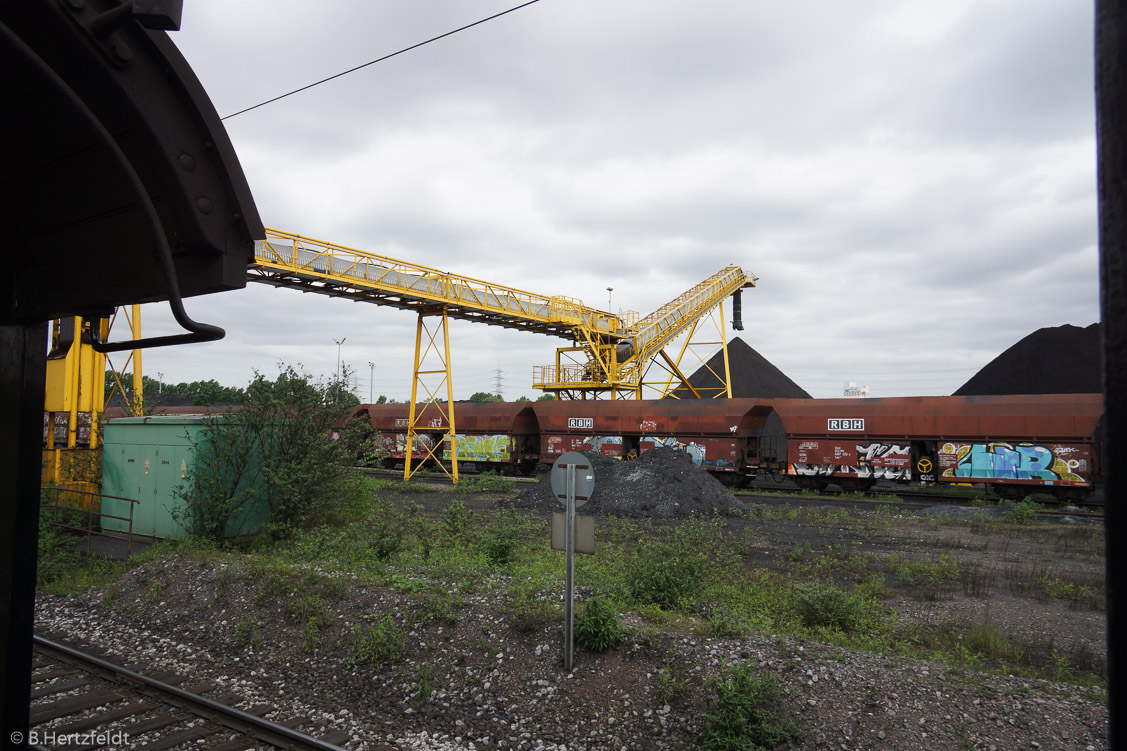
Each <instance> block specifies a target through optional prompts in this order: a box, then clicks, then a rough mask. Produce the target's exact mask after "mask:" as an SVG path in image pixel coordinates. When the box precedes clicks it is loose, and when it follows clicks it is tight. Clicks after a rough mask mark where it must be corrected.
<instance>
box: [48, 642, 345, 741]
mask: <svg viewBox="0 0 1127 751" xmlns="http://www.w3.org/2000/svg"><path fill="white" fill-rule="evenodd" d="M34 649H35V657H34V663H33V671H32V678H31V680H32V685H31V697H32V703H31V733H30V737H29V738H28V740H29V741H30V743H31V747H32V748H57V747H60V746H63V745H65V746H66V747H67V748H71V749H95V748H103V747H111V748H137V749H145V750H146V751H161V749H178V748H207V749H212V750H213V751H240V750H241V749H249V748H278V749H295V750H297V751H306V750H309V751H341V748H340V746H339V744H341V743H344V742H345V741H347V740H348V736H347V734H345V733H339V732H338V733H331V734H329V735H326V736H322V737H319V738H318V737H314V736H312V735H309V734H307V733H305V732H302V731H301V730H300V728H301V727H303V726H306V725H308V724H309V720H308V718H305V717H275V718H274V719H267V717H268V716H276V715H278V714H279V712H278V711H277V710H276V709H275V707H274V706H272V705H270V704H258V705H255V706H251V707H248V708H246V709H237V708H236V707H235V706H234V705H235V704H236V703H238V702H239V701H240V699H241V697H239V696H237V695H232V694H229V693H227V692H226V691H225V689H223V688H222V687H219V686H217V685H215V684H214V683H211V682H210V681H200V680H192V679H189V678H185V677H184V676H177V675H169V674H156V675H145V674H142V673H140V672H137V671H136V670H133V669H130V668H126V667H123V666H121V665H117V664H115V663H113V662H111V661H109V660H107V659H105V658H103V657H100V656H98V655H94V654H91V653H89V652H87V651H84V650H82V649H79V648H76V647H73V646H70V645H67V644H63V643H61V642H59V641H56V640H54V639H51V638H48V637H46V636H42V635H39V634H36V636H35V637H34Z"/></svg>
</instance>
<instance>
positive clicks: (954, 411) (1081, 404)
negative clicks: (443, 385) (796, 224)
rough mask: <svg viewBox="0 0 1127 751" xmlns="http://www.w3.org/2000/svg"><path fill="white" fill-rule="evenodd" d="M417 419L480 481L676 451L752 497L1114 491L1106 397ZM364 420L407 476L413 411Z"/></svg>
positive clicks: (613, 404) (418, 455)
mask: <svg viewBox="0 0 1127 751" xmlns="http://www.w3.org/2000/svg"><path fill="white" fill-rule="evenodd" d="M417 410H418V414H417V417H416V430H415V441H414V445H413V446H412V447H411V451H412V462H413V463H414V462H415V461H424V460H426V457H428V456H433V457H438V456H441V457H442V461H443V462H445V463H449V462H450V461H451V460H452V459H453V456H454V453H455V452H456V454H457V458H458V463H459V468H460V469H462V470H464V471H468V472H474V471H497V472H502V473H507V474H531V473H533V472H535V471H537V469H538V468H541V469H542V468H543V466H544V465H550V464H551V463H553V462H554V461H555V459H556V458H557V457H558V456H559V455H560V454H562V453H565V452H568V451H597V452H599V453H601V454H603V455H605V456H611V457H616V458H619V459H623V460H629V459H632V458H635V457H638V456H640V455H642V454H644V453H645V452H647V451H651V450H653V449H655V448H659V447H667V448H671V449H674V450H677V451H684V452H686V453H687V454H688V455H689V456H690V457H692V460H693V462H694V463H695V464H697V465H699V466H700V467H702V468H704V469H706V470H708V471H709V472H711V473H713V474H714V475H715V476H716V477H717V478H719V479H720V480H721V481H723V482H725V483H726V484H730V485H741V486H742V485H747V484H749V483H750V482H752V481H753V480H765V479H775V480H781V479H790V480H792V481H794V482H795V483H796V484H797V485H799V486H800V487H804V488H814V489H825V488H826V487H827V486H828V485H830V484H836V485H838V486H839V487H841V488H842V489H845V490H860V491H864V490H868V489H870V488H871V487H872V486H873V485H874V484H875V483H876V482H877V481H878V480H887V481H891V482H894V483H899V484H926V485H944V484H967V483H972V484H982V485H985V486H988V487H989V489H990V490H992V491H993V492H994V493H995V494H996V495H998V496H1001V497H1003V498H1022V497H1024V496H1026V495H1028V494H1029V493H1031V492H1039V493H1048V494H1051V495H1053V496H1055V497H1056V498H1058V499H1060V500H1085V499H1087V498H1088V496H1089V495H1090V494H1091V493H1092V491H1093V489H1094V488H1095V487H1096V486H1097V485H1098V484H1100V482H1101V479H1102V473H1101V457H1100V425H1101V419H1102V415H1103V397H1102V395H1100V394H1037V395H1022V396H966V397H954V396H950V397H898V398H887V399H708V400H699V401H697V400H693V401H690V400H679V399H664V400H660V401H542V402H496V403H490V402H481V403H478V402H458V403H456V404H455V405H454V424H455V432H454V441H451V440H450V435H449V429H448V425H447V422H446V417H445V414H444V413H443V411H441V410H439V409H438V407H437V406H436V405H433V404H429V405H423V404H420V405H418V407H417ZM351 419H354V420H360V421H362V422H363V423H364V424H365V425H366V426H368V427H369V428H370V429H371V434H372V445H373V447H374V455H375V456H376V457H377V458H378V460H379V461H380V462H381V463H382V464H383V465H384V466H387V467H395V466H401V465H402V463H403V462H404V460H405V459H406V454H407V451H408V445H407V444H408V441H407V432H408V431H407V427H408V424H409V420H410V405H408V404H364V405H360V406H359V407H357V408H355V409H354V410H353V412H352V415H351ZM440 443H441V444H442V446H441V450H438V445H439V444H440ZM451 444H453V445H451ZM431 461H433V460H431Z"/></svg>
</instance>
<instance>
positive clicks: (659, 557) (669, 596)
mask: <svg viewBox="0 0 1127 751" xmlns="http://www.w3.org/2000/svg"><path fill="white" fill-rule="evenodd" d="M735 560H736V554H735V553H734V552H733V550H732V547H731V546H727V545H725V544H724V541H723V537H722V529H721V526H720V524H719V523H714V522H706V521H704V520H700V519H693V520H690V521H688V522H685V523H684V524H682V525H680V526H678V527H677V528H675V529H673V530H669V531H666V532H665V533H663V534H662V533H656V532H655V533H651V534H650V535H648V536H646V537H643V538H641V539H640V541H639V545H638V547H637V549H636V550H635V552H634V555H633V556H632V557H631V558H630V559H629V560H628V561H627V563H626V581H625V590H626V596H627V597H629V598H630V599H631V600H632V601H634V602H636V603H638V604H641V605H657V606H658V607H660V608H664V609H665V610H676V609H683V608H685V607H686V606H687V605H688V603H689V600H690V597H691V596H692V595H693V594H696V593H698V592H700V591H701V590H703V589H705V588H706V587H707V586H708V585H709V584H710V583H711V582H712V581H714V580H715V579H716V578H717V577H718V576H721V575H723V573H725V572H726V571H727V570H728V569H729V568H730V566H731V564H732V563H733V562H734V561H735Z"/></svg>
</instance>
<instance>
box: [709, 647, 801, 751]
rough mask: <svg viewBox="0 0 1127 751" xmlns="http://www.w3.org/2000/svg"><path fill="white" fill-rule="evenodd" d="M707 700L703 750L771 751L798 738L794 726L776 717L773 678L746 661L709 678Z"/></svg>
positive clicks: (776, 690) (777, 696)
mask: <svg viewBox="0 0 1127 751" xmlns="http://www.w3.org/2000/svg"><path fill="white" fill-rule="evenodd" d="M708 699H709V701H708V710H707V712H706V714H705V734H704V744H703V747H704V749H705V750H706V751H773V749H775V748H778V747H779V746H780V745H782V744H783V743H786V742H787V741H790V740H798V739H799V737H800V736H799V733H798V730H797V728H795V727H794V726H793V725H791V724H790V723H788V722H787V721H785V720H784V719H783V718H782V717H780V716H779V703H780V692H779V685H778V682H777V681H776V680H775V677H774V676H772V675H764V676H760V675H758V674H757V673H756V671H755V666H754V665H753V664H752V663H751V661H750V660H746V661H744V662H741V663H737V664H735V665H733V666H731V667H729V668H727V669H724V670H722V671H721V673H720V674H719V675H718V676H717V677H716V678H714V679H712V680H711V681H709V684H708Z"/></svg>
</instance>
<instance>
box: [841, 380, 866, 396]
mask: <svg viewBox="0 0 1127 751" xmlns="http://www.w3.org/2000/svg"><path fill="white" fill-rule="evenodd" d="M842 395H843V396H844V397H845V398H846V399H864V398H865V397H867V396H868V395H869V387H868V386H866V385H865V384H863V383H854V382H853V381H850V382H849V383H847V384H845V390H844V391H843V392H842Z"/></svg>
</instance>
